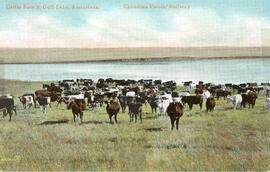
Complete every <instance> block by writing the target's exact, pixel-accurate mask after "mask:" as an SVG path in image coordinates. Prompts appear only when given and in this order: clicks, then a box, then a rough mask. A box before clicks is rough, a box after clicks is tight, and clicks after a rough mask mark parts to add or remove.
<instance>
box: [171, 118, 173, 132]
mask: <svg viewBox="0 0 270 172" xmlns="http://www.w3.org/2000/svg"><path fill="white" fill-rule="evenodd" d="M171 125H172V128H171V130H173V128H174V119H172V118H171Z"/></svg>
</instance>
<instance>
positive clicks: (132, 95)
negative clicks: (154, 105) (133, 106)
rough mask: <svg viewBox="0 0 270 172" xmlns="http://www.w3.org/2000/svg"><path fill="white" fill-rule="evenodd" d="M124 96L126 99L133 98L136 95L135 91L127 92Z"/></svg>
mask: <svg viewBox="0 0 270 172" xmlns="http://www.w3.org/2000/svg"><path fill="white" fill-rule="evenodd" d="M126 96H127V97H135V96H136V93H135V91H129V92H127V93H126Z"/></svg>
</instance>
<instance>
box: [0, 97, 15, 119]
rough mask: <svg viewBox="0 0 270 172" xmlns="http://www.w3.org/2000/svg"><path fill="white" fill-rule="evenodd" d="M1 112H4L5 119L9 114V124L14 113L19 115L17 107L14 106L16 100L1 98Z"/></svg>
mask: <svg viewBox="0 0 270 172" xmlns="http://www.w3.org/2000/svg"><path fill="white" fill-rule="evenodd" d="M0 110H3V116H4V117H5V116H6V115H7V113H8V114H9V122H10V121H11V117H12V111H14V112H15V114H17V111H16V107H15V105H14V99H13V98H10V97H5V96H1V97H0Z"/></svg>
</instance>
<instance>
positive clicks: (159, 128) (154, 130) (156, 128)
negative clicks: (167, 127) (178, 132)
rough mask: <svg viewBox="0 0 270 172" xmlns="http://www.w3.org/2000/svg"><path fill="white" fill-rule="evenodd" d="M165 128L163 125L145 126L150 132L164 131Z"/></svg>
mask: <svg viewBox="0 0 270 172" xmlns="http://www.w3.org/2000/svg"><path fill="white" fill-rule="evenodd" d="M163 129H164V128H162V127H152V128H144V130H145V131H148V132H158V131H163Z"/></svg>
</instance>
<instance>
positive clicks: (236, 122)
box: [0, 80, 270, 171]
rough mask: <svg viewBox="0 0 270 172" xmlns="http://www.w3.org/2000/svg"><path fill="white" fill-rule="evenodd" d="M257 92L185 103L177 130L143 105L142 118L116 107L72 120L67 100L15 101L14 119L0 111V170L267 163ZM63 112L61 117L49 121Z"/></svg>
mask: <svg viewBox="0 0 270 172" xmlns="http://www.w3.org/2000/svg"><path fill="white" fill-rule="evenodd" d="M40 88H41V83H40V82H20V81H7V80H0V91H1V94H5V93H12V94H13V95H15V96H16V97H17V96H18V95H21V94H22V93H26V92H29V91H32V92H34V90H36V89H40ZM264 99H265V98H264V96H263V95H260V96H259V99H258V100H257V103H256V106H255V108H254V109H248V108H246V109H238V110H232V108H231V107H232V106H231V105H229V104H226V102H225V101H224V100H222V99H221V100H219V101H217V106H216V109H215V111H214V112H212V113H206V112H205V106H204V107H203V110H202V111H200V110H199V107H198V106H195V107H194V109H193V110H192V111H189V110H188V107H187V106H186V107H185V111H184V116H183V117H182V118H181V119H180V130H178V131H176V130H174V131H171V130H170V120H169V118H168V117H165V118H163V117H156V115H154V114H152V113H151V112H150V107H149V106H148V107H144V108H143V123H142V124H140V123H137V124H134V123H130V122H129V116H128V115H127V113H126V114H122V113H120V114H119V115H118V121H119V123H118V124H109V118H108V115H107V114H106V112H105V109H104V108H101V109H98V110H96V111H90V110H86V111H85V112H84V123H83V124H80V123H79V122H76V123H74V122H73V121H72V114H71V112H70V111H68V110H66V107H65V106H64V105H62V107H58V108H57V107H56V104H53V105H52V108H49V110H48V114H47V115H44V114H42V113H41V111H40V109H39V108H37V109H26V110H23V109H22V106H21V104H20V103H19V102H18V98H16V105H17V109H18V114H17V116H13V121H12V122H8V118H7V117H6V118H0V126H1V129H0V170H256V171H261V170H269V169H270V125H269V124H270V113H269V112H266V111H265V110H264ZM58 120H62V121H64V120H68V122H67V123H58V124H57V123H53V122H48V121H56V122H57V121H58Z"/></svg>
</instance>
